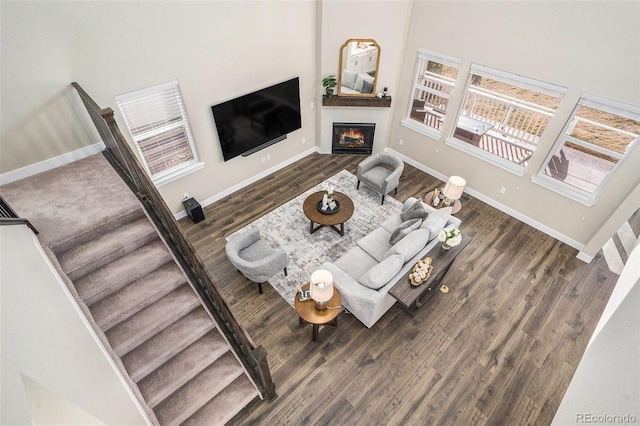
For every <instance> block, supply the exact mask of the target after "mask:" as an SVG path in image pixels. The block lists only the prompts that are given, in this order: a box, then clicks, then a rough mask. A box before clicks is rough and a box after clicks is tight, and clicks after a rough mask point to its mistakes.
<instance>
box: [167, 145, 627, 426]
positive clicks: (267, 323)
mask: <svg viewBox="0 0 640 426" xmlns="http://www.w3.org/2000/svg"><path fill="white" fill-rule="evenodd" d="M363 159H364V157H362V156H357V155H320V154H313V155H310V156H308V157H306V158H304V159H302V160H300V161H298V162H296V163H295V164H293V165H290V166H288V167H286V168H285V169H283V170H280V171H278V172H276V173H274V174H272V175H270V176H268V177H266V178H264V179H262V180H260V181H259V182H257V183H255V184H253V185H251V186H249V187H247V188H245V189H243V190H242V191H240V192H239V193H236V194H232V195H230V196H228V197H226V198H224V199H223V200H220V201H219V202H216V203H214V204H212V205H210V206H208V207H206V208H205V209H204V213H205V218H206V219H205V220H204V221H203V222H200V223H197V224H193V223H191V221H190V220H189V219H188V218H185V219H183V220H181V221H180V226H181V228H182V229H183V230H184V232H185V233H186V235H187V236H188V239H189V240H190V241H191V242H192V243H193V245H194V246H195V247H196V249H197V251H198V253H199V254H200V256H201V257H202V259H203V261H204V262H205V264H206V265H207V267H208V269H209V271H210V272H211V275H212V277H213V278H214V280H215V281H216V282H217V284H218V286H219V287H220V289H221V291H222V293H223V295H224V296H225V297H226V299H227V300H228V302H229V304H230V305H231V307H232V309H233V311H234V313H235V314H236V315H237V317H238V318H239V319H240V321H241V322H242V323H243V325H244V326H245V328H246V329H247V330H248V332H249V334H250V335H251V336H252V338H253V339H254V341H255V342H256V343H257V344H259V345H262V346H264V348H265V349H266V350H267V353H268V360H269V365H270V367H271V373H272V375H273V380H274V382H275V384H276V390H277V392H278V398H277V399H275V400H274V401H273V402H266V401H255V402H254V403H252V405H250V406H249V407H248V408H247V409H246V410H245V412H243V413H241V414H240V415H239V416H238V417H236V419H234V421H233V424H243V425H245V424H254V425H274V424H295V425H305V424H314V425H315V424H334V425H344V424H349V425H352V424H353V425H372V424H380V425H386V424H390V425H440V424H441V425H505V424H519V425H524V424H535V425H546V424H550V423H551V420H552V419H553V416H554V414H555V412H556V410H557V408H558V406H559V404H560V401H561V400H562V397H563V395H564V393H565V391H566V388H567V386H568V384H569V382H570V380H571V378H572V376H573V373H574V372H575V369H576V367H577V365H578V363H579V361H580V358H581V356H582V354H583V352H584V349H585V348H586V345H587V342H588V341H589V338H590V336H591V334H592V332H593V330H594V328H595V326H596V323H597V321H598V319H599V317H600V314H601V312H602V310H603V309H604V306H605V305H606V302H607V300H608V298H609V295H610V294H611V291H612V289H613V287H614V285H615V283H616V280H617V275H615V274H613V273H611V272H610V271H609V270H608V268H607V266H606V263H605V261H604V258H603V256H602V254H601V253H599V254H598V255H597V256H596V257H595V259H594V260H593V261H592V262H591V263H590V264H585V263H583V262H581V261H579V260H577V259H576V254H577V251H576V250H575V249H573V248H571V247H569V246H567V245H565V244H563V243H561V242H558V241H556V240H554V239H553V238H551V237H549V236H547V235H545V234H543V233H542V232H540V231H537V230H535V229H534V228H531V227H530V226H528V225H526V224H523V223H521V222H519V221H518V220H516V219H513V218H511V217H510V216H508V215H506V214H505V213H502V212H500V211H499V210H496V209H494V208H492V207H491V206H490V205H487V204H485V203H483V202H481V201H479V200H476V199H474V198H472V197H470V196H468V195H466V194H465V195H464V196H463V198H462V203H463V206H462V210H461V211H460V213H458V215H457V217H459V218H460V219H462V227H461V229H462V232H463V233H465V234H467V235H472V236H473V239H472V241H471V243H470V244H469V245H468V246H467V247H466V248H465V249H464V250H463V251H462V253H461V254H460V255H459V256H458V259H457V261H456V262H455V263H454V264H453V266H452V268H451V270H450V271H449V273H448V275H447V276H446V278H445V280H444V281H443V283H444V284H447V285H448V286H449V288H450V292H449V293H447V294H442V293H440V294H437V295H436V296H435V297H433V298H432V299H431V300H430V302H429V303H428V304H427V305H426V306H425V307H424V308H423V309H422V311H420V312H419V313H418V314H417V315H416V316H415V317H413V318H411V317H410V316H409V315H407V314H406V313H404V312H403V311H402V310H401V309H400V308H398V307H397V306H393V307H392V308H391V309H390V310H389V311H388V312H387V313H386V314H385V315H384V316H383V317H382V318H381V319H380V321H378V322H377V323H376V324H375V326H374V327H372V328H371V329H367V328H366V327H365V326H364V325H362V324H361V323H360V322H359V321H358V320H357V319H356V318H355V317H353V316H351V315H349V314H346V313H341V314H340V315H339V317H338V319H339V325H338V328H337V329H334V328H324V329H322V330H321V331H320V333H319V337H318V341H317V342H312V341H311V328H310V327H309V326H300V325H299V324H298V317H297V315H296V313H295V311H294V310H293V309H292V308H291V307H290V306H289V304H288V303H287V302H286V301H285V300H283V299H282V298H281V297H280V296H279V295H278V293H277V292H275V291H274V290H273V289H272V288H271V287H270V286H269V285H268V284H265V285H263V287H264V289H265V292H264V294H262V295H260V294H258V288H257V285H255V284H252V283H251V282H249V281H248V280H246V279H245V278H244V277H243V276H242V275H241V274H239V273H238V272H237V271H236V270H235V268H234V267H233V266H232V265H231V263H229V261H228V260H227V258H226V255H225V252H224V245H225V240H224V238H225V236H227V235H229V234H230V233H232V232H234V231H236V230H238V229H240V228H242V227H243V226H245V225H247V224H249V223H251V222H252V221H253V220H255V219H256V218H258V217H259V216H261V215H264V214H265V213H267V212H269V211H271V210H273V209H274V208H276V207H278V206H279V205H281V204H284V203H286V202H287V201H289V200H290V199H292V198H294V197H296V196H297V195H299V194H300V193H302V192H304V191H305V190H307V189H309V188H311V187H312V186H314V185H316V184H318V183H320V182H322V181H323V180H325V179H326V178H327V177H329V176H331V175H333V174H335V173H337V172H339V171H340V170H342V169H346V170H348V171H350V172H352V173H354V174H355V171H356V166H357V164H358V163H359V162H360V161H362V160H363ZM439 184H441V182H440V181H438V180H437V179H435V178H434V177H432V176H429V175H427V174H425V173H423V172H421V171H419V170H418V169H416V168H414V167H411V166H409V165H406V166H405V171H404V173H403V176H402V179H401V181H400V187H399V188H398V194H397V195H396V196H395V198H397V199H398V200H401V201H404V200H405V199H406V198H407V197H409V196H424V194H425V193H427V192H428V191H430V190H432V189H434V188H435V187H436V186H438V185H439ZM392 195H393V194H392Z"/></svg>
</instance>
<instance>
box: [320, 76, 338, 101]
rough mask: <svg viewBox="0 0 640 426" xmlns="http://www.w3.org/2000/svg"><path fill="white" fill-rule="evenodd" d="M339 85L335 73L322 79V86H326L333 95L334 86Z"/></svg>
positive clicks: (328, 93)
mask: <svg viewBox="0 0 640 426" xmlns="http://www.w3.org/2000/svg"><path fill="white" fill-rule="evenodd" d="M337 85H338V81H337V80H336V76H335V75H330V76H328V77H325V78H323V79H322V86H323V87H324V88H325V90H326V92H327V95H329V96H333V88H334V87H336V86H337Z"/></svg>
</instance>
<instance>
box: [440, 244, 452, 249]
mask: <svg viewBox="0 0 640 426" xmlns="http://www.w3.org/2000/svg"><path fill="white" fill-rule="evenodd" d="M440 245H441V246H442V248H443V249H445V250H449V249H450V248H451V246H450V245H449V244H447V243H440Z"/></svg>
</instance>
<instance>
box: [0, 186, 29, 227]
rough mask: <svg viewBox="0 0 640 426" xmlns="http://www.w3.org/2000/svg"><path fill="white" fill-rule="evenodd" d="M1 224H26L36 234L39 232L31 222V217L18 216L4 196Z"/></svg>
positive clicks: (1, 206)
mask: <svg viewBox="0 0 640 426" xmlns="http://www.w3.org/2000/svg"><path fill="white" fill-rule="evenodd" d="M0 225H26V226H27V227H28V228H29V229H31V230H32V231H33V233H34V234H36V235H37V234H38V230H37V229H36V228H35V227H34V226H33V225H32V224H31V222H29V219H24V218H22V217H20V216H18V214H17V213H16V212H15V211H14V210H13V209H12V208H11V206H10V205H9V203H7V202H6V200H5V199H4V198H2V196H0Z"/></svg>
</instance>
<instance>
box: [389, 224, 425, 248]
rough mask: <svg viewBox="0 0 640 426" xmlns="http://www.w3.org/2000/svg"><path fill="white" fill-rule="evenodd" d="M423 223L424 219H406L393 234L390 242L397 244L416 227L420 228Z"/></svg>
mask: <svg viewBox="0 0 640 426" xmlns="http://www.w3.org/2000/svg"><path fill="white" fill-rule="evenodd" d="M421 223H422V219H411V220H406V221H404V222H402V223H401V224H400V226H398V228H396V230H395V231H393V233H392V234H391V238H389V244H395V243H397V242H398V241H400V240H401V239H403V238H404V237H406V236H407V235H409V233H410V232H411V231H413V230H415V229H418V227H419V226H420V224H421Z"/></svg>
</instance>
